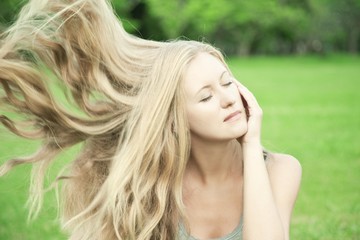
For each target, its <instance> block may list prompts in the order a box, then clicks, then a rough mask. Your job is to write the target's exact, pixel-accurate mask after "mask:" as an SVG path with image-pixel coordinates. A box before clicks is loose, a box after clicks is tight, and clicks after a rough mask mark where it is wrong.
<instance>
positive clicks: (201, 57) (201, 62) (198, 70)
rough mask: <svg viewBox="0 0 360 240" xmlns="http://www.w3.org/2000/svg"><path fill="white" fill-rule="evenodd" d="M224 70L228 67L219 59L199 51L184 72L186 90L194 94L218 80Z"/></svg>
mask: <svg viewBox="0 0 360 240" xmlns="http://www.w3.org/2000/svg"><path fill="white" fill-rule="evenodd" d="M224 71H227V69H226V67H225V66H224V64H223V63H222V62H221V61H220V60H219V59H217V58H216V57H214V56H212V55H211V54H209V53H199V54H198V55H197V56H196V57H195V58H194V59H193V60H192V61H191V62H190V64H189V66H188V68H187V70H186V71H185V73H184V78H183V81H184V88H185V92H187V93H188V94H194V93H195V92H196V91H197V90H199V89H201V88H202V87H203V86H205V85H208V84H211V83H212V82H214V81H217V82H218V81H219V78H220V76H221V74H222V73H223V72H224Z"/></svg>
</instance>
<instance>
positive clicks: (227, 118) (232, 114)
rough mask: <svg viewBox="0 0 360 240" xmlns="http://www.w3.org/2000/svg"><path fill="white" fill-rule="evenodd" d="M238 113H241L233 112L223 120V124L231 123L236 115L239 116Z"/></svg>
mask: <svg viewBox="0 0 360 240" xmlns="http://www.w3.org/2000/svg"><path fill="white" fill-rule="evenodd" d="M240 113H241V112H240V111H235V112H233V113H231V114H230V115H228V116H227V117H226V118H225V119H224V122H228V121H231V120H232V119H235V118H237V117H238V115H240Z"/></svg>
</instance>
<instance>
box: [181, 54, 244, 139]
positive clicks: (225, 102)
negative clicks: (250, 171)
mask: <svg viewBox="0 0 360 240" xmlns="http://www.w3.org/2000/svg"><path fill="white" fill-rule="evenodd" d="M183 80H184V88H185V94H186V110H187V115H188V121H189V125H190V132H191V137H192V139H194V138H196V139H198V140H204V141H224V140H230V139H234V138H237V137H240V136H242V135H244V134H245V133H246V131H247V120H246V113H245V109H244V105H243V103H242V101H241V97H240V94H239V91H238V89H237V86H236V83H235V82H233V81H236V80H235V79H233V77H232V76H231V74H230V73H229V72H228V70H227V69H226V67H225V66H224V65H223V63H222V62H220V60H218V59H217V58H216V57H214V56H212V55H210V54H208V53H200V54H198V55H197V56H196V57H195V59H194V60H192V61H191V63H190V65H189V67H188V69H187V71H186V72H185V74H184V79H183Z"/></svg>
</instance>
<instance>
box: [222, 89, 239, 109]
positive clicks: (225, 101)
mask: <svg viewBox="0 0 360 240" xmlns="http://www.w3.org/2000/svg"><path fill="white" fill-rule="evenodd" d="M220 98H221V107H223V108H228V107H231V106H232V105H234V103H235V102H236V97H235V96H234V94H233V93H232V92H231V91H226V90H222V91H221V92H220Z"/></svg>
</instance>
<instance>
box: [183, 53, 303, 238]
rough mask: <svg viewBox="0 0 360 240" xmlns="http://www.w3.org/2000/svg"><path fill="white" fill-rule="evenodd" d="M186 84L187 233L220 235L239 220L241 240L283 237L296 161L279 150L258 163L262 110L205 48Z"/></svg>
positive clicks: (296, 178) (296, 180)
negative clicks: (188, 143) (188, 150)
mask: <svg viewBox="0 0 360 240" xmlns="http://www.w3.org/2000/svg"><path fill="white" fill-rule="evenodd" d="M184 88H185V92H186V95H187V113H188V117H189V124H190V131H191V155H190V159H189V163H188V166H187V169H186V172H185V176H184V185H183V198H184V199H183V200H184V203H185V206H186V215H187V218H188V221H189V227H190V231H191V235H192V236H194V237H196V238H198V239H211V238H219V237H223V236H226V235H227V234H229V233H231V232H232V231H233V230H234V229H235V228H236V227H237V226H238V225H239V223H240V221H241V218H242V221H243V239H245V240H253V239H254V240H261V239H266V240H271V239H274V240H287V239H289V228H290V218H291V213H292V210H293V207H294V203H295V200H296V197H297V193H298V190H299V186H300V181H301V166H300V164H299V162H298V160H297V159H296V158H294V157H292V156H290V155H287V154H280V153H271V154H269V156H268V159H267V160H266V161H264V158H263V154H262V145H261V140H260V139H261V125H262V115H263V113H262V110H261V108H260V106H259V104H258V103H257V101H256V98H255V97H254V95H253V94H252V93H251V92H250V91H249V90H248V89H247V88H246V87H245V86H243V85H242V84H240V83H238V82H237V81H236V80H234V79H233V77H232V76H231V73H230V72H229V71H228V69H227V68H226V67H225V66H224V64H223V63H221V62H220V61H219V60H218V59H217V58H215V57H213V56H212V55H210V54H207V53H200V54H198V55H197V56H196V58H195V59H194V60H193V61H192V62H191V63H190V65H189V67H188V69H187V71H186V72H185V74H184ZM241 96H242V97H243V99H244V100H245V101H246V103H247V105H248V106H247V108H248V112H249V115H248V117H247V116H246V112H245V107H244V103H243V101H242V100H241Z"/></svg>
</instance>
